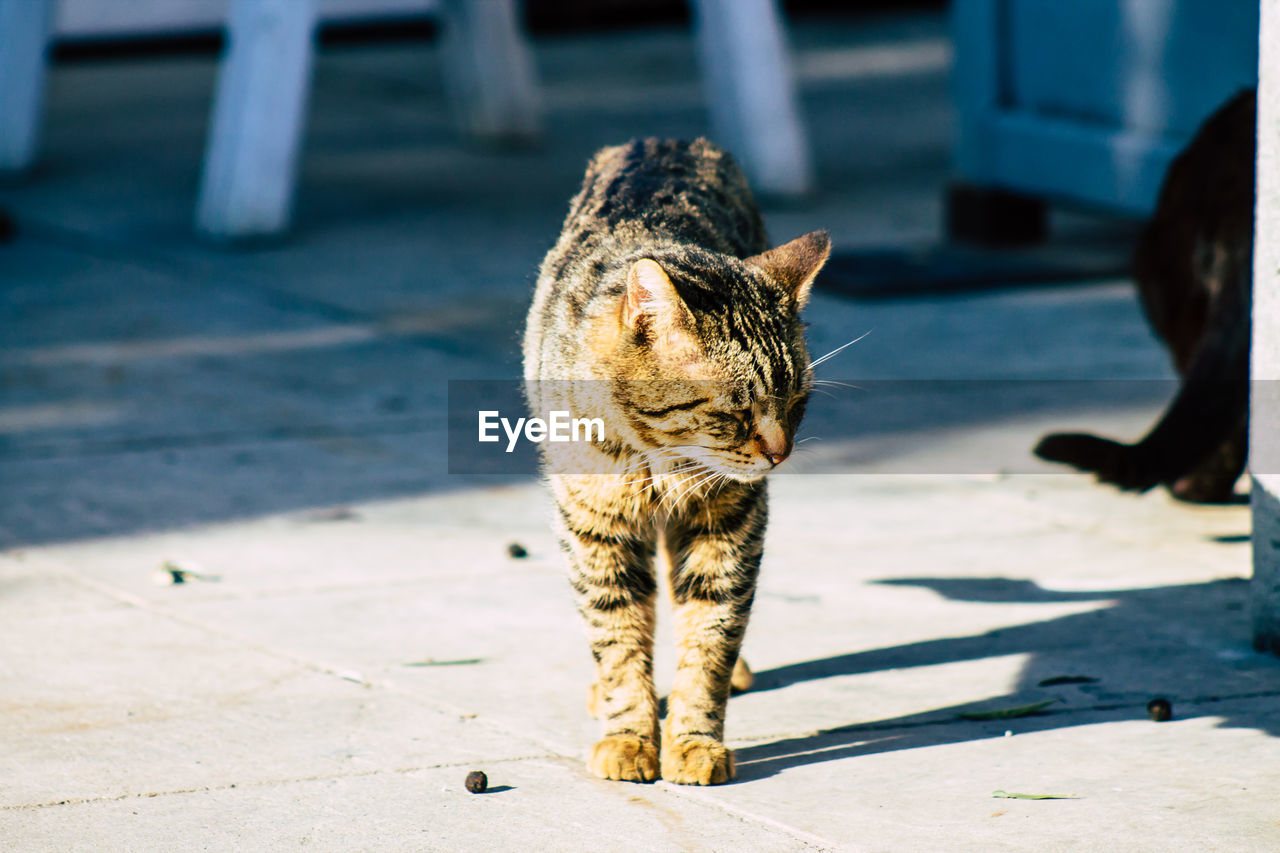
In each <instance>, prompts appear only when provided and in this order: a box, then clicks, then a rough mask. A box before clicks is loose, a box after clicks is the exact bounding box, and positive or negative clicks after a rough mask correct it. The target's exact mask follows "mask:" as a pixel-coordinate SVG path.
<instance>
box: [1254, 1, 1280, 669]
mask: <svg viewBox="0 0 1280 853" xmlns="http://www.w3.org/2000/svg"><path fill="white" fill-rule="evenodd" d="M1259 43H1260V45H1261V50H1260V56H1259V63H1258V78H1259V86H1258V176H1257V217H1256V220H1255V223H1256V224H1255V233H1254V241H1253V246H1254V258H1253V352H1252V353H1251V359H1250V364H1251V367H1250V369H1251V371H1252V380H1253V381H1252V382H1250V388H1251V399H1250V401H1249V417H1250V422H1249V424H1250V426H1249V432H1250V436H1249V468H1250V473H1251V475H1252V477H1253V581H1252V584H1251V587H1250V593H1251V597H1252V611H1253V640H1254V645H1255V646H1256V647H1257V648H1259V649H1265V650H1267V651H1271V652H1273V653H1276V654H1280V7H1277V5H1276V3H1274V2H1265V3H1263V4H1262V22H1261V38H1260V40H1259Z"/></svg>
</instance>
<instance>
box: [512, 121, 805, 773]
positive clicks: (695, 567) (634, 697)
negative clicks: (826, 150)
mask: <svg viewBox="0 0 1280 853" xmlns="http://www.w3.org/2000/svg"><path fill="white" fill-rule="evenodd" d="M767 246H768V241H767V238H766V236H765V231H764V225H763V223H762V221H761V218H760V214H759V212H758V211H757V209H756V206H755V202H754V200H753V199H752V196H751V192H750V190H749V189H748V188H747V184H746V181H745V179H744V178H743V176H742V174H741V172H740V171H739V170H738V168H737V166H736V165H735V164H734V162H733V160H732V158H731V157H730V156H729V155H728V154H726V153H725V152H723V151H721V150H720V149H718V148H716V147H715V146H714V145H712V144H711V143H709V142H707V141H705V140H697V141H694V142H692V143H687V142H677V141H669V140H655V139H647V140H642V141H636V142H632V143H629V144H627V145H621V146H617V147H613V148H606V149H604V150H602V151H601V152H600V153H598V154H597V155H596V156H595V158H594V159H593V160H592V162H591V164H590V166H589V167H588V170H587V174H586V178H585V180H584V182H583V186H582V189H581V191H580V192H579V193H578V194H577V196H575V197H574V199H573V200H572V202H571V203H570V211H569V216H568V218H567V219H566V221H565V225H564V229H563V232H562V233H561V236H560V239H559V241H558V242H557V243H556V245H555V247H554V248H553V249H552V250H551V252H550V253H549V254H548V255H547V257H546V260H545V261H544V262H543V264H542V268H541V271H540V274H539V278H538V284H537V289H536V292H535V294H534V300H533V305H532V307H531V309H530V312H529V318H528V323H527V325H526V330H525V339H524V363H525V380H526V390H527V394H528V397H529V402H530V406H531V408H532V409H533V410H534V411H535V413H536V414H539V415H541V414H543V413H546V412H548V411H551V410H557V409H558V410H565V411H568V412H570V413H571V415H572V416H574V417H597V416H598V417H601V418H602V420H603V421H604V422H605V424H606V433H605V438H604V440H601V441H596V442H594V443H590V444H586V443H578V444H572V445H545V444H544V445H543V448H544V451H545V453H544V457H545V462H546V466H547V471H548V475H549V479H550V482H551V488H552V491H553V493H554V496H555V500H556V504H557V508H558V512H557V517H556V524H557V528H558V532H559V535H560V539H561V543H562V547H563V549H564V551H565V553H566V555H567V556H568V560H569V566H570V584H571V586H572V589H573V592H574V595H575V597H576V601H577V605H578V609H579V611H580V612H581V614H582V616H583V619H584V621H585V622H586V627H587V639H588V642H589V644H590V648H591V654H592V657H593V658H594V660H595V663H596V676H597V681H596V684H595V685H594V686H593V688H592V692H591V699H590V702H589V704H590V705H591V706H592V711H593V713H595V715H596V716H598V717H599V718H600V719H601V721H602V723H603V727H604V732H603V738H602V739H601V740H600V741H599V742H598V743H597V744H596V745H595V747H594V748H593V750H592V753H591V758H590V767H591V770H592V771H593V772H594V773H596V774H597V775H599V776H602V777H605V778H609V779H627V780H632V781H651V780H653V779H655V778H657V777H658V775H659V774H661V776H662V777H663V778H665V779H669V780H672V781H675V782H682V783H690V784H703V785H706V784H715V783H718V782H724V781H727V780H728V779H729V778H731V777H732V775H733V757H732V753H731V752H730V751H729V750H728V749H727V748H726V747H725V746H724V743H723V741H724V719H725V707H726V702H727V699H728V695H729V691H730V687H731V682H732V683H733V685H735V686H737V687H739V688H742V687H744V686H746V685H748V684H749V681H750V671H749V670H748V669H747V668H746V666H745V664H743V663H741V662H739V661H738V652H739V649H740V647H741V644H742V638H743V635H744V633H745V631H746V627H747V619H748V617H749V615H750V611H751V602H752V598H753V597H754V594H755V588H756V576H757V572H758V570H759V566H760V558H761V554H762V551H763V544H764V533H765V523H766V518H767V503H766V499H765V480H764V477H765V475H766V474H767V472H768V471H769V470H771V469H772V468H773V467H775V466H776V465H777V464H780V463H781V462H782V461H783V460H784V459H785V458H786V456H787V455H788V454H789V453H790V452H791V448H792V437H793V435H794V433H795V430H796V427H797V426H798V425H799V422H800V419H801V417H803V414H804V406H805V402H806V400H807V399H808V395H809V388H810V370H809V356H808V352H807V350H806V348H805V343H804V336H803V328H802V324H801V322H800V319H799V312H800V309H801V308H802V307H803V305H804V303H805V301H806V299H807V296H808V291H809V288H810V286H811V284H812V281H813V278H814V276H815V275H816V274H817V272H818V270H819V268H820V267H821V265H822V263H823V262H824V261H825V260H826V256H827V252H828V243H827V237H826V234H825V233H815V234H810V235H806V236H805V237H801V238H798V239H797V240H793V241H791V242H790V243H787V244H785V245H783V246H780V247H778V248H776V249H773V250H767ZM658 563H660V564H662V565H663V566H664V567H665V570H666V573H667V575H668V578H669V582H670V587H671V592H672V598H673V606H674V612H675V626H676V637H677V644H678V651H679V657H678V667H677V673H676V678H675V683H674V684H673V685H672V689H671V693H670V696H669V697H668V702H667V717H666V721H665V724H664V725H663V726H662V727H661V732H660V731H659V720H658V700H657V694H656V692H655V690H654V685H653V629H654V620H655V599H656V591H657V586H658V583H657V566H656V564H658ZM735 668H736V669H735Z"/></svg>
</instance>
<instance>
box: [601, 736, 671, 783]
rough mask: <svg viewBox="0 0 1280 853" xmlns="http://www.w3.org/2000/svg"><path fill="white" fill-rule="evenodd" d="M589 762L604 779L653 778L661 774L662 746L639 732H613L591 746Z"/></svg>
mask: <svg viewBox="0 0 1280 853" xmlns="http://www.w3.org/2000/svg"><path fill="white" fill-rule="evenodd" d="M587 766H589V767H590V768H591V772H592V773H594V774H596V775H597V776H599V777H600V778H601V779H615V780H618V781H622V782H652V781H653V780H654V779H657V778H658V746H657V744H655V743H654V742H653V741H651V740H649V739H648V738H642V737H640V736H639V735H629V734H628V735H609V736H608V737H606V738H605V739H604V740H602V741H600V742H599V743H597V744H596V745H595V746H594V747H592V748H591V760H590V761H589V762H588V765H587Z"/></svg>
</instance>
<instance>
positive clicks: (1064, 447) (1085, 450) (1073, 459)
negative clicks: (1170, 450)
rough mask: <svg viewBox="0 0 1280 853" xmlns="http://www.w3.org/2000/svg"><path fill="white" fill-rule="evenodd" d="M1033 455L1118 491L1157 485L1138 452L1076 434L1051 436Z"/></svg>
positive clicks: (1092, 437) (1155, 479)
mask: <svg viewBox="0 0 1280 853" xmlns="http://www.w3.org/2000/svg"><path fill="white" fill-rule="evenodd" d="M1034 452H1035V454H1036V456H1039V457H1040V458H1041V459H1044V460H1045V461H1047V462H1061V463H1063V464H1066V465H1070V466H1072V467H1074V468H1078V469H1080V470H1081V471H1091V472H1093V473H1094V474H1097V476H1098V480H1099V481H1101V482H1103V483H1110V484H1111V485H1113V486H1119V487H1120V488H1122V489H1126V490H1129V491H1136V492H1145V491H1147V490H1148V489H1150V488H1151V487H1153V486H1156V485H1158V484H1159V483H1160V478H1159V476H1157V475H1156V474H1155V472H1154V471H1153V470H1152V469H1151V466H1150V465H1148V464H1147V462H1146V459H1145V457H1144V456H1143V454H1142V451H1141V450H1140V449H1139V448H1138V447H1136V446H1134V445H1130V444H1121V443H1120V442H1118V441H1112V440H1111V439H1109V438H1099V437H1098V436H1096V435H1089V434H1088V433H1079V432H1055V433H1051V434H1050V435H1046V436H1045V437H1044V438H1042V439H1040V443H1039V444H1037V445H1036V446H1035V451H1034Z"/></svg>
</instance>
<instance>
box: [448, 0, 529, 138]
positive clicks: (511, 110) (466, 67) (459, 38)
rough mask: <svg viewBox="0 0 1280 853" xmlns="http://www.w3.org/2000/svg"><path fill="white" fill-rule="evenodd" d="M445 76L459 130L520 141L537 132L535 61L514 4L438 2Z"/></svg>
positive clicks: (485, 0) (507, 0)
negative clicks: (442, 30) (459, 123)
mask: <svg viewBox="0 0 1280 853" xmlns="http://www.w3.org/2000/svg"><path fill="white" fill-rule="evenodd" d="M440 12H441V15H442V17H443V23H444V33H443V39H442V44H441V48H442V53H441V56H442V60H443V73H444V78H445V81H446V85H447V87H448V90H449V94H450V97H451V99H452V101H453V104H454V111H455V112H456V114H457V115H458V118H459V121H460V122H461V125H462V129H463V130H464V131H465V132H467V133H469V134H471V135H473V136H476V137H480V138H481V139H490V140H499V141H503V140H515V141H519V140H524V139H530V138H533V137H536V136H537V135H538V133H539V130H540V111H539V106H538V87H537V84H536V82H535V76H534V70H533V59H532V57H531V56H530V52H529V47H528V45H527V43H526V41H525V37H524V34H523V32H522V31H521V29H520V24H519V20H518V16H517V14H516V7H515V4H514V3H513V2H512V0H442V2H441V3H440Z"/></svg>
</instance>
